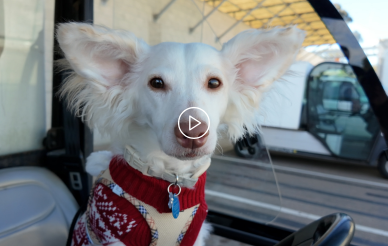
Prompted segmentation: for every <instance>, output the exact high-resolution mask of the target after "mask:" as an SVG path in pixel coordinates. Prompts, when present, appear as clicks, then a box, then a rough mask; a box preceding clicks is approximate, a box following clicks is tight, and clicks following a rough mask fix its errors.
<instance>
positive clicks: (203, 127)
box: [178, 107, 210, 139]
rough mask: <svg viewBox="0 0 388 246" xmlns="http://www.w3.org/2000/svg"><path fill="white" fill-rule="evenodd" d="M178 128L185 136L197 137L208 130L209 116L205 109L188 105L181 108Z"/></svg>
mask: <svg viewBox="0 0 388 246" xmlns="http://www.w3.org/2000/svg"><path fill="white" fill-rule="evenodd" d="M178 128H179V131H180V132H181V133H182V134H183V135H184V136H185V137H186V138H189V139H199V138H201V137H203V136H204V135H206V133H207V132H208V131H209V128H210V118H209V116H208V115H207V113H206V112H205V110H203V109H201V108H198V107H190V108H187V109H185V110H183V111H182V113H181V114H180V115H179V118H178ZM194 136H195V137H194Z"/></svg>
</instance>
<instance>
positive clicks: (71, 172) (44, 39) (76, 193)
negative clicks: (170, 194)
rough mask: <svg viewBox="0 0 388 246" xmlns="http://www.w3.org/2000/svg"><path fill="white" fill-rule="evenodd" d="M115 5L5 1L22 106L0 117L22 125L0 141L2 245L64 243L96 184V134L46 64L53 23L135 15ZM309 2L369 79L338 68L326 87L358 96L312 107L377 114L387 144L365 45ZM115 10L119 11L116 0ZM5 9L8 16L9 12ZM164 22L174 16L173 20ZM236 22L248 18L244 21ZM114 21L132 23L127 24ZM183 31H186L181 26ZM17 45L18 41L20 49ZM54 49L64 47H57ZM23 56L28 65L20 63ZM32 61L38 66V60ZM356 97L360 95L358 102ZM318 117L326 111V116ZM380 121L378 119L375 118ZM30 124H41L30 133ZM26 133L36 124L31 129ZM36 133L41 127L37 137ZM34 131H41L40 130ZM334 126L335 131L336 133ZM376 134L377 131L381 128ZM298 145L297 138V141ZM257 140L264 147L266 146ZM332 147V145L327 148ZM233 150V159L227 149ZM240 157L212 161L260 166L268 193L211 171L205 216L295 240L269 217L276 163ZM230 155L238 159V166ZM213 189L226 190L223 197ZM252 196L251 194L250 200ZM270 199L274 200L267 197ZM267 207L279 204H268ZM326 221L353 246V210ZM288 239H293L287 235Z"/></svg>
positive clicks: (233, 227) (330, 12)
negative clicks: (63, 96) (91, 170)
mask: <svg viewBox="0 0 388 246" xmlns="http://www.w3.org/2000/svg"><path fill="white" fill-rule="evenodd" d="M173 2H174V1H171V2H170V1H165V2H163V3H159V2H156V1H154V2H152V3H153V4H154V5H158V4H160V5H161V6H159V7H160V8H159V12H156V13H151V12H150V13H149V16H148V17H149V18H150V19H147V20H146V21H145V20H143V21H142V22H141V23H140V22H139V23H137V25H139V26H141V24H144V23H148V21H149V22H150V23H151V24H150V26H155V29H156V30H159V29H160V30H162V29H161V28H160V26H158V23H157V22H156V24H155V22H154V21H155V20H158V19H159V18H160V17H161V16H162V14H163V13H165V12H166V11H167V10H168V7H169V6H171V4H172V3H173ZM187 2H189V1H187ZM222 2H225V1H222ZM113 3H114V1H110V0H107V1H105V0H103V1H98V2H97V1H91V0H74V1H72V0H57V1H55V6H54V4H53V2H51V4H50V1H40V0H36V1H29V2H28V4H27V5H23V6H21V5H20V4H18V2H16V1H15V2H13V1H4V0H3V1H2V0H0V62H1V63H0V67H1V68H2V70H1V72H2V73H3V74H7V76H5V75H3V76H4V77H6V78H7V79H9V80H10V81H12V82H13V84H12V83H10V84H12V85H9V87H7V90H6V91H5V92H4V93H3V94H1V97H2V99H4V100H6V99H7V100H9V101H7V104H6V106H7V107H6V108H7V109H9V108H11V110H15V111H11V112H15V115H11V116H10V117H7V118H6V117H3V115H2V116H1V117H0V120H1V121H4V119H7V120H8V119H9V120H8V121H7V125H6V126H7V127H8V126H10V125H11V126H14V127H13V128H12V127H11V129H12V130H13V132H12V134H13V135H12V134H11V137H8V138H6V137H4V138H3V136H5V135H4V133H3V132H1V133H2V134H3V135H1V136H2V138H1V139H0V146H1V151H2V152H1V156H0V167H1V170H0V201H1V202H0V208H1V209H0V218H2V219H1V221H0V243H1V244H2V245H64V244H65V242H66V239H67V235H68V233H69V228H70V227H71V220H72V218H73V217H74V215H75V213H76V211H77V210H78V208H79V206H82V205H84V204H86V201H87V199H88V194H89V191H90V188H91V178H92V177H90V175H88V174H87V173H86V172H85V170H84V165H85V159H86V157H87V156H88V155H89V154H90V153H91V152H92V151H93V133H92V132H91V131H90V129H88V128H87V127H86V126H85V124H83V123H82V122H81V121H80V120H79V119H77V118H75V117H74V116H73V115H72V114H71V113H70V112H68V111H67V110H66V108H65V107H64V106H63V105H62V103H61V102H60V101H59V99H58V98H57V97H56V96H55V93H56V90H57V88H58V86H59V85H60V83H61V82H62V81H63V79H64V76H63V74H61V73H55V75H54V76H53V78H50V76H48V74H50V71H52V70H49V69H48V70H42V69H41V68H42V67H44V66H47V67H49V68H51V69H52V68H53V62H52V58H53V57H54V59H58V58H60V54H58V53H54V52H53V50H54V49H55V48H54V49H53V47H52V46H53V45H52V44H53V42H54V41H53V39H54V33H53V28H54V26H55V25H54V24H56V23H60V22H63V21H67V20H75V21H92V20H94V21H95V22H98V21H99V18H102V17H101V16H108V17H112V18H111V19H112V20H111V21H112V23H114V22H115V21H118V19H125V18H127V16H125V15H123V13H122V12H120V11H124V10H125V11H127V9H126V8H124V7H125V4H126V2H120V3H123V5H120V7H121V8H116V9H115V11H118V12H117V13H119V14H117V15H114V14H112V13H111V12H109V11H107V9H102V10H101V12H103V13H104V15H95V12H94V11H93V10H94V9H98V8H105V7H107V6H108V7H109V6H110V7H112V6H111V5H113ZM136 3H139V4H140V1H136ZM136 3H135V2H133V6H130V8H131V9H134V10H133V11H134V12H140V10H139V9H137V8H138V7H139V6H138V5H136ZM170 3H171V4H170ZM185 3H186V2H185ZM291 3H292V2H291ZM291 3H290V4H291ZM305 3H307V4H309V6H311V8H312V9H313V11H314V12H315V13H316V14H317V16H319V18H320V20H321V21H322V22H323V23H324V24H325V26H326V27H327V29H328V30H329V31H330V33H331V35H332V36H333V38H334V40H335V41H336V42H337V43H338V44H340V46H341V48H342V49H343V51H344V54H345V55H346V57H347V58H348V60H349V65H348V66H350V67H351V70H352V71H353V73H354V76H355V78H357V81H358V82H359V84H360V85H361V87H359V86H358V85H357V86H355V85H356V81H355V80H354V79H350V78H347V79H343V78H341V79H339V78H338V76H337V75H336V76H333V75H327V76H323V77H322V78H321V82H322V83H321V85H323V86H322V87H323V91H325V90H327V91H331V90H337V89H338V91H341V90H344V93H343V94H344V96H345V95H346V96H348V94H349V93H346V92H345V91H346V90H347V88H344V89H340V87H341V86H340V85H338V86H337V85H334V84H333V83H337V82H338V81H339V83H338V84H347V85H350V88H351V89H350V90H351V91H352V93H350V94H351V96H350V97H347V98H345V97H344V98H342V97H340V93H339V94H338V97H334V98H332V97H331V96H329V95H331V94H330V93H328V94H325V93H323V95H322V96H321V97H320V99H322V100H321V104H319V103H316V104H313V106H314V105H315V108H317V107H318V105H321V106H322V107H323V108H324V109H325V110H327V111H333V113H335V114H341V116H340V117H350V115H351V114H353V113H356V114H362V115H365V114H367V113H368V112H373V114H374V115H375V116H376V120H377V122H378V126H379V127H380V129H374V128H370V130H371V131H373V132H377V131H378V132H380V131H381V132H382V133H383V135H382V136H383V137H384V139H381V141H382V140H385V142H387V140H388V129H387V127H388V114H386V112H387V111H388V100H387V96H386V94H385V92H384V90H383V88H382V86H381V83H380V81H379V79H378V78H377V76H376V74H375V72H374V71H373V69H372V68H371V66H370V64H369V62H368V60H367V59H366V57H365V54H364V53H363V51H362V49H361V47H360V46H359V44H358V42H357V41H356V39H355V38H354V36H353V34H352V33H351V32H350V30H349V28H348V27H347V25H346V23H345V22H344V21H343V19H342V17H341V15H340V14H339V13H338V12H337V10H336V9H335V8H334V6H333V5H332V3H331V2H330V1H327V0H320V1H318V0H309V1H305ZM212 4H213V5H212V6H213V7H215V6H216V3H214V2H213V3H212ZM258 5H259V4H257V5H256V4H255V6H257V7H260V6H261V5H260V6H258ZM185 7H186V6H185ZM205 7H206V8H207V6H206V5H204V8H205ZM280 7H283V6H280ZM112 8H114V6H113V7H112ZM21 9H22V10H23V11H25V12H22V13H24V14H25V15H23V16H21V15H20V14H14V13H19V12H17V10H21ZM108 10H109V9H108ZM104 11H105V12H104ZM174 11H175V12H174V13H175V14H176V13H177V14H178V17H182V16H179V10H177V9H175V10H174ZM5 12H6V13H7V14H8V15H5V14H4V13H5ZM101 12H100V13H101ZM26 13H27V14H26ZM114 13H116V12H114ZM54 14H55V17H54ZM135 14H136V13H134V15H135ZM93 15H95V16H93ZM199 15H200V16H201V18H204V19H206V18H208V17H206V16H207V15H205V14H204V13H202V12H200V14H199ZM50 16H51V17H52V22H51V23H50V21H49V20H46V21H44V20H45V18H48V19H49V17H50ZM192 16H194V14H192V15H190V16H186V17H187V18H189V17H192ZM197 16H198V15H197ZM11 17H12V18H11ZM22 17H25V19H26V20H28V21H25V22H23V23H22V24H20V21H19V20H18V18H22ZM148 17H147V18H148ZM205 17H206V18H205ZM4 19H5V20H6V22H5V21H4ZM107 19H109V18H107ZM109 21H110V20H109ZM166 21H169V19H167V20H166ZM7 22H8V23H7ZM10 22H12V23H14V24H15V23H16V24H19V25H16V26H17V27H28V28H25V29H23V28H20V29H11V28H9V27H10V26H7V25H8V24H10ZM4 23H6V24H4ZM195 23H196V22H195ZM195 23H191V26H192V27H195ZM178 24H182V23H178ZM232 24H233V23H232ZM238 24H241V23H240V22H239V23H238ZM32 27H33V28H32ZM116 27H117V28H119V27H122V28H124V27H123V26H116ZM175 28H176V27H175ZM26 29H27V30H26ZM176 29H177V30H178V31H179V30H180V29H179V28H176ZM4 30H7V31H8V32H5V33H6V34H7V35H9V31H10V30H12V32H11V33H12V34H13V35H15V36H11V39H10V40H7V38H9V36H7V35H2V34H4ZM42 30H43V31H42ZM50 30H51V32H50ZM136 31H138V32H143V33H145V34H144V35H145V36H146V35H148V34H149V32H150V30H148V29H142V28H139V30H136ZM187 31H188V30H186V29H185V32H187ZM28 34H31V35H30V36H31V37H33V38H31V37H30V36H28ZM152 34H153V35H154V36H152V38H155V39H156V41H155V42H158V41H160V40H158V38H159V39H160V38H161V37H160V36H163V35H161V33H158V32H155V33H152ZM165 36H169V35H165ZM198 36H199V35H198ZM319 37H320V36H318V38H319ZM4 39H5V40H6V42H5V41H4ZM50 40H51V41H50ZM199 40H200V39H199ZM211 40H212V42H213V40H214V39H213V38H212V39H211ZM10 41H11V42H10ZM179 41H182V40H179ZM183 41H184V40H183ZM50 42H51V43H50ZM11 44H13V46H12V45H11ZM50 44H51V45H50ZM15 47H16V48H15ZM54 47H56V46H55V45H54ZM10 51H14V52H15V53H12V52H11V53H10ZM45 56H47V57H49V59H46V58H44V57H45ZM5 58H7V59H5ZM11 58H12V59H11ZM27 58H28V59H27ZM13 59H15V60H16V61H17V62H15V60H13ZM18 59H19V60H21V61H22V62H19V60H18ZM26 61H27V62H26ZM32 64H33V65H34V67H33V66H30V65H32ZM7 65H8V66H7ZM24 65H25V67H24ZM23 68H24V70H23ZM34 69H36V70H34ZM7 70H9V71H8V72H9V73H6V72H7ZM26 71H27V72H26ZM42 71H44V72H42ZM19 75H20V77H22V78H21V79H19V77H17V76H19ZM46 76H48V79H47V81H46V80H45V81H46V82H47V83H46V84H45V85H44V86H42V83H39V81H41V80H43V78H45V77H46ZM4 77H3V78H4ZM15 78H16V79H15ZM15 81H16V82H15ZM332 81H337V82H332ZM330 83H332V84H330ZM349 83H350V84H349ZM7 86H8V84H7ZM13 86H14V87H13ZM38 87H39V88H38ZM337 87H338V88H337ZM344 87H346V86H344ZM317 88H320V87H317ZM360 88H362V91H364V93H365V94H362V92H361V91H360ZM353 89H354V90H353ZM45 93H47V94H48V96H46V99H47V98H52V102H49V103H47V104H46V102H45V95H44V94H45ZM313 93H318V94H319V93H322V91H321V90H312V91H311V92H310V93H309V94H308V95H310V96H312V95H314V94H313ZM357 93H358V96H359V97H353V95H356V94H357ZM9 95H11V96H12V98H11V99H12V100H13V101H12V100H11V99H10V98H8V97H7V96H9ZM365 95H366V97H367V98H368V100H369V106H366V105H367V104H366V101H365V98H363V96H365ZM345 99H351V100H355V101H354V102H353V101H352V102H351V103H350V101H351V100H345ZM356 99H359V101H358V100H356ZM47 101H49V100H47ZM343 101H344V102H343ZM10 102H11V103H10ZM335 105H337V106H335ZM306 107H308V106H306ZM36 109H38V110H36ZM44 109H45V110H46V111H47V112H52V114H51V115H50V117H49V121H51V123H52V124H51V127H47V128H48V129H46V128H45V127H41V126H42V125H44V124H45V120H46V119H45V117H41V114H42V112H43V111H45V110H44ZM313 109H314V107H312V108H311V112H310V113H314V112H315V111H313ZM16 110H19V111H21V113H20V114H18V115H16ZM371 110H372V111H371ZM7 112H9V111H7ZM307 113H308V111H307ZM373 114H372V117H373ZM8 116H9V115H8ZM319 116H320V117H321V116H322V115H319ZM326 116H327V115H325V114H323V118H319V117H318V118H317V120H316V122H310V123H311V124H310V125H309V126H308V127H310V128H311V131H313V129H315V130H314V131H315V133H314V134H316V135H317V136H318V137H321V138H322V139H325V138H326V137H327V136H323V135H322V134H321V133H322V132H321V130H322V128H317V125H319V124H320V123H321V122H320V121H322V124H324V126H326V125H329V126H332V125H333V121H330V120H328V119H327V118H325V117H326ZM12 117H14V118H12ZM18 117H19V118H18ZM351 117H353V116H351ZM365 117H366V116H365ZM327 122H329V124H327ZM316 123H318V124H316ZM374 127H377V126H376V125H374ZM31 128H39V129H38V130H36V129H34V130H30V129H31ZM7 129H8V128H7ZM42 129H45V130H48V131H47V134H45V130H43V134H42ZM25 130H29V131H27V133H26V131H25ZM31 132H33V133H34V134H30V133H31ZM36 132H38V133H40V134H36ZM325 133H326V132H325ZM334 133H336V132H334ZM334 133H333V131H332V130H331V131H330V133H329V134H334ZM334 135H336V134H334ZM337 135H338V134H337ZM43 136H45V139H44V141H43V142H44V145H45V149H43V148H42V147H41V142H42V140H43ZM95 137H96V138H100V136H98V135H97V134H95ZM314 137H316V136H314ZM373 137H376V136H374V135H373ZM373 137H371V138H370V139H372V138H373ZM330 138H333V137H329V139H330ZM337 138H338V137H337ZM295 139H297V138H295ZM295 139H294V140H295ZM370 139H369V140H366V142H368V144H372V142H373V140H375V139H376V138H373V140H370ZM17 140H19V141H17ZM254 141H255V140H254V139H253V140H252V141H251V143H250V144H254ZM317 141H318V140H317ZM322 141H323V140H322ZM294 142H295V143H297V142H298V141H294ZM318 142H319V141H318ZM328 143H331V142H330V141H329V142H326V144H327V145H328V147H326V148H330V147H331V146H330V144H328ZM321 144H322V143H321ZM322 145H323V144H322ZM372 145H373V144H372ZM254 146H258V148H262V146H260V145H254ZM333 146H334V145H333ZM372 148H373V147H371V148H370V149H368V151H366V152H369V153H370V150H371V149H372ZM333 150H334V151H333ZM333 150H331V151H333V152H335V151H336V149H335V148H333ZM326 151H328V150H327V149H326ZM328 152H330V151H328ZM265 153H266V152H265ZM228 154H229V155H230V156H228ZM337 154H338V155H342V153H341V151H339V152H338V151H337ZM380 154H381V153H377V155H380ZM343 155H345V156H346V155H347V153H343ZM360 155H361V154H360ZM365 156H370V155H368V154H366V153H362V157H363V158H365ZM236 159H237V158H234V157H233V155H232V153H230V152H229V153H226V154H225V155H224V156H215V157H214V162H213V164H214V165H213V168H215V169H216V168H220V167H222V168H224V166H225V165H227V167H229V168H228V169H227V170H223V171H234V172H233V174H234V176H243V177H244V175H247V174H252V169H255V170H256V173H257V174H260V177H259V178H258V179H257V180H256V181H255V182H256V183H255V184H254V185H255V186H257V188H260V189H261V190H259V191H260V193H258V194H255V193H249V192H248V189H247V188H246V187H243V189H236V187H235V188H234V189H232V188H231V187H226V186H224V185H222V182H225V181H230V180H232V178H233V176H221V177H216V176H213V177H212V178H214V180H215V181H217V182H213V183H212V184H211V185H212V186H211V187H209V188H212V191H213V192H212V193H208V194H207V195H210V196H211V195H213V196H212V197H211V199H209V214H208V218H207V220H208V221H209V222H210V223H211V224H212V225H213V228H214V232H213V233H214V234H216V235H219V236H222V237H225V238H229V239H233V240H236V241H239V242H242V243H248V244H252V245H275V244H276V245H279V246H280V245H290V243H291V242H290V240H291V241H292V237H293V236H292V235H293V233H294V232H295V230H291V229H289V228H288V227H286V226H284V227H282V226H276V225H273V224H271V223H270V222H271V221H272V220H273V219H274V218H275V217H276V216H277V213H278V212H279V211H278V210H281V201H280V200H281V199H280V195H279V187H278V183H277V180H276V176H275V175H274V172H273V167H272V166H271V162H270V157H269V156H268V155H266V154H264V155H262V156H260V157H258V159H255V160H254V161H253V162H255V163H254V164H252V162H249V163H248V162H247V160H246V159H237V160H236ZM228 162H237V164H238V165H235V164H233V163H232V164H231V163H228ZM247 163H248V164H247ZM245 164H246V165H245ZM256 164H257V165H256ZM209 174H214V172H213V173H212V172H209ZM233 181H235V180H233ZM241 184H250V185H252V182H251V180H250V179H246V180H240V183H233V185H236V186H237V185H241ZM216 189H218V190H216ZM215 191H217V192H218V193H216V192H215ZM221 191H222V192H225V194H226V192H229V193H228V194H227V195H225V194H224V198H225V197H227V198H228V199H229V198H230V197H240V198H241V197H242V198H243V199H240V200H237V201H236V200H234V201H232V200H230V199H229V200H227V199H224V200H222V199H223V198H222V197H220V196H219V195H220V194H222V193H221ZM214 195H218V197H217V196H214ZM243 196H244V197H243ZM248 198H249V199H250V200H248ZM243 201H248V202H250V203H252V202H256V203H255V204H256V205H257V204H261V205H262V207H259V209H257V208H256V210H254V211H253V212H254V213H248V212H249V211H252V209H254V208H252V207H254V206H251V207H249V206H250V205H249V204H247V203H243ZM263 202H266V203H265V204H263ZM233 204H240V205H241V204H242V205H243V207H244V206H245V207H244V209H240V210H237V209H235V207H233V206H231V205H233ZM268 204H270V205H271V206H267V205H268ZM274 205H275V206H274ZM228 206H229V207H228ZM264 207H269V208H271V210H268V211H267V210H265V209H264ZM245 210H246V211H248V212H246V211H245ZM382 215H383V214H381V216H382ZM325 218H329V220H331V219H333V218H334V219H335V220H336V221H337V222H344V224H345V225H347V226H349V227H350V228H345V230H344V232H345V234H344V235H345V237H346V240H347V241H346V244H348V243H349V240H350V239H351V237H352V236H353V233H354V222H353V221H352V220H351V219H350V218H349V217H348V216H346V215H344V214H341V213H339V214H336V216H329V217H324V218H323V219H325ZM337 219H338V220H337ZM321 221H322V220H319V222H321ZM357 223H358V222H357ZM331 224H335V223H331ZM315 226H317V224H315ZM301 227H302V226H301ZM330 228H331V227H330ZM318 229H319V230H314V232H315V231H316V232H318V233H314V235H308V236H311V238H308V239H306V241H307V240H311V241H310V244H311V243H315V242H317V240H319V239H320V236H322V235H323V234H322V232H325V231H324V230H323V229H325V227H324V228H323V229H322V227H320V228H318ZM326 229H327V228H326ZM322 230H323V231H322ZM320 233H321V234H320ZM290 236H291V239H290ZM331 236H332V235H331ZM314 237H315V239H314ZM326 238H330V237H326ZM285 239H286V241H284V240H285ZM300 243H303V242H300ZM306 243H307V242H306ZM346 244H341V243H338V244H336V243H331V244H321V245H331V246H334V245H346Z"/></svg>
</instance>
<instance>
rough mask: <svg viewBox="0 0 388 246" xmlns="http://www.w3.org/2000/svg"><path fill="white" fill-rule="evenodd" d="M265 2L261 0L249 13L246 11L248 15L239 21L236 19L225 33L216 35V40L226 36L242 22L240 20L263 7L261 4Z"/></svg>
mask: <svg viewBox="0 0 388 246" xmlns="http://www.w3.org/2000/svg"><path fill="white" fill-rule="evenodd" d="M264 2H265V0H263V1H261V2H260V3H258V4H257V5H256V6H255V7H254V8H253V9H251V10H250V11H249V12H248V13H246V15H244V16H243V17H242V18H241V19H240V20H239V21H236V22H235V23H234V24H233V25H232V26H231V27H229V28H228V30H226V31H225V32H224V33H223V34H221V35H220V36H218V37H216V42H218V41H220V39H221V38H222V37H223V36H225V35H226V34H227V33H228V32H230V31H231V30H232V29H233V28H234V27H235V26H237V25H238V24H240V22H242V21H243V20H244V19H245V17H247V16H248V15H250V14H251V13H252V12H253V11H254V10H256V9H258V8H260V7H261V5H263V3H264Z"/></svg>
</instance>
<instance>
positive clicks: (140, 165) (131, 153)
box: [124, 145, 210, 187]
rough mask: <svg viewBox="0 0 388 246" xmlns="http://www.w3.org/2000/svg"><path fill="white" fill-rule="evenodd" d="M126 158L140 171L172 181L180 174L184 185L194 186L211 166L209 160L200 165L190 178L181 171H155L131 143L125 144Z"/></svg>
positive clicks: (180, 180)
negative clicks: (174, 172) (141, 157)
mask: <svg viewBox="0 0 388 246" xmlns="http://www.w3.org/2000/svg"><path fill="white" fill-rule="evenodd" d="M124 159H125V160H126V161H127V163H128V164H129V165H130V166H131V167H133V168H134V169H136V170H138V171H140V172H141V173H143V174H144V175H148V176H152V177H156V178H161V179H163V180H166V181H168V182H170V183H174V182H176V177H177V176H179V181H178V183H179V184H180V185H182V186H184V187H193V186H194V185H195V184H196V183H197V181H198V177H199V176H201V175H202V174H203V173H204V172H205V171H206V170H207V169H208V168H209V166H210V160H209V161H207V163H206V164H204V165H202V166H201V167H199V168H198V169H197V170H196V171H195V172H194V174H193V175H191V177H190V178H185V177H183V175H181V174H179V173H176V174H173V173H169V172H167V171H163V172H162V173H159V172H155V171H154V170H152V169H151V168H150V165H149V164H148V163H147V162H145V161H143V160H141V159H140V157H139V154H138V153H137V151H136V150H135V149H134V148H132V147H131V146H129V145H127V146H125V152H124ZM209 159H210V157H209Z"/></svg>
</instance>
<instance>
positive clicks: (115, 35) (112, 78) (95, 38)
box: [56, 23, 150, 133]
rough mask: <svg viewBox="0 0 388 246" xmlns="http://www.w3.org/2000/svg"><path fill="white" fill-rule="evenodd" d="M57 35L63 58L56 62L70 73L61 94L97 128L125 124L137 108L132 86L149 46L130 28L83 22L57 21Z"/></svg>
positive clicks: (134, 91) (77, 113) (103, 129)
mask: <svg viewBox="0 0 388 246" xmlns="http://www.w3.org/2000/svg"><path fill="white" fill-rule="evenodd" d="M56 35H57V40H58V43H59V46H60V48H61V49H62V51H63V53H64V55H65V58H66V59H62V60H60V61H59V62H58V63H57V64H58V66H59V69H60V70H66V72H68V73H69V74H68V75H69V76H68V77H67V79H66V81H65V82H64V83H63V84H62V87H61V90H60V96H61V97H62V98H63V97H66V99H67V104H68V106H69V108H70V109H71V110H73V111H74V112H75V113H76V115H78V116H82V119H83V120H84V121H86V122H87V123H88V125H89V126H90V127H94V126H95V127H97V128H98V129H99V130H100V132H102V133H103V132H110V131H111V129H118V128H119V126H122V127H124V126H123V123H121V124H119V123H120V122H123V121H124V120H125V119H128V118H131V117H133V114H134V112H135V111H136V110H135V109H134V108H135V106H136V103H135V101H136V96H137V95H136V90H131V88H132V87H131V86H136V83H132V82H135V80H136V78H137V77H136V76H137V74H138V73H137V72H136V71H137V70H139V69H140V68H141V65H140V64H141V61H142V59H144V58H145V57H147V52H148V51H149V48H150V47H149V46H148V45H147V44H146V43H145V42H144V41H143V40H141V39H139V38H137V37H136V36H135V35H133V34H132V33H130V32H127V31H118V30H112V29H108V28H105V27H101V26H93V25H90V24H84V23H64V24H60V25H59V26H58V28H57V32H56Z"/></svg>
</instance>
